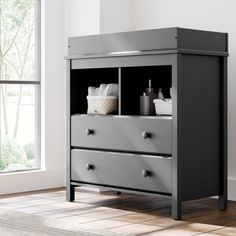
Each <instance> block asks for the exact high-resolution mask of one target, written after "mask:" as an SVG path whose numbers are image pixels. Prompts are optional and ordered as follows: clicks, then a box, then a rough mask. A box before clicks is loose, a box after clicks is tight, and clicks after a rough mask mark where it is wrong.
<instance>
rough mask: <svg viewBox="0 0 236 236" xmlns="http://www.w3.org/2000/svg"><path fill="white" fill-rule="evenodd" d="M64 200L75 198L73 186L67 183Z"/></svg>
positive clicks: (70, 200)
mask: <svg viewBox="0 0 236 236" xmlns="http://www.w3.org/2000/svg"><path fill="white" fill-rule="evenodd" d="M66 200H67V201H68V202H73V201H74V200H75V186H74V185H68V186H67V188H66Z"/></svg>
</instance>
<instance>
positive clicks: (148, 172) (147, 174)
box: [142, 170, 152, 177]
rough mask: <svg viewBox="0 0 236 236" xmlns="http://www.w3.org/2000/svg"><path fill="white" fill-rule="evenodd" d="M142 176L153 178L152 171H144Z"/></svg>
mask: <svg viewBox="0 0 236 236" xmlns="http://www.w3.org/2000/svg"><path fill="white" fill-rule="evenodd" d="M142 176H143V177H151V176H152V172H151V171H150V170H143V171H142Z"/></svg>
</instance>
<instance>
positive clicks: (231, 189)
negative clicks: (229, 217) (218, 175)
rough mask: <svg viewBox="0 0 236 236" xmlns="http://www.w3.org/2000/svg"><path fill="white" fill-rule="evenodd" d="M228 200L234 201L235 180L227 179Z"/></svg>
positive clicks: (235, 198) (235, 199) (235, 193)
mask: <svg viewBox="0 0 236 236" xmlns="http://www.w3.org/2000/svg"><path fill="white" fill-rule="evenodd" d="M228 189H229V190H228V194H229V196H228V198H229V200H231V201H236V178H229V179H228Z"/></svg>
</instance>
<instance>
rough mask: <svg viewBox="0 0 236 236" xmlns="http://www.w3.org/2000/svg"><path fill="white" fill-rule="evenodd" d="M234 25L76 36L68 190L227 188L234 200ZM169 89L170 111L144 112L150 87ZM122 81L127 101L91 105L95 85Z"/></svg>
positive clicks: (189, 196) (180, 194)
mask: <svg viewBox="0 0 236 236" xmlns="http://www.w3.org/2000/svg"><path fill="white" fill-rule="evenodd" d="M227 37H228V35H227V34H226V33H217V32H209V31H200V30H191V29H182V28H167V29H155V30H146V31H135V32H125V33H114V34H106V35H92V36H83V37H73V38H69V41H68V56H67V79H66V89H67V200H68V201H73V200H74V191H75V187H76V186H80V185H93V186H102V187H107V188H108V189H112V190H114V191H117V192H132V193H137V194H150V195H151V194H152V195H155V194H163V195H169V196H170V197H171V198H172V217H173V218H174V219H181V215H182V212H181V208H182V202H184V201H189V200H194V199H199V198H205V197H211V196H219V209H221V210H224V209H226V208H227V57H228V38H227ZM148 79H151V80H152V84H153V87H154V88H156V89H158V88H162V90H163V94H164V96H165V97H170V93H169V91H170V88H172V116H156V115H152V116H141V115H140V113H139V96H140V95H142V92H143V91H144V90H145V88H146V87H147V81H148ZM108 83H117V84H118V85H119V109H118V111H117V112H116V113H115V114H112V115H87V99H86V97H87V90H88V87H89V86H99V84H108Z"/></svg>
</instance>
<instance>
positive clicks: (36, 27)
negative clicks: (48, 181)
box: [0, 0, 40, 172]
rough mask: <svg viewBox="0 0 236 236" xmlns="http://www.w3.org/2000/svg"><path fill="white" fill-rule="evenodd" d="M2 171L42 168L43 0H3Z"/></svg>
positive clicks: (0, 66)
mask: <svg viewBox="0 0 236 236" xmlns="http://www.w3.org/2000/svg"><path fill="white" fill-rule="evenodd" d="M0 17H1V18H0V172H10V171H20V170H32V169H37V168H40V2H39V0H0Z"/></svg>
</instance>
